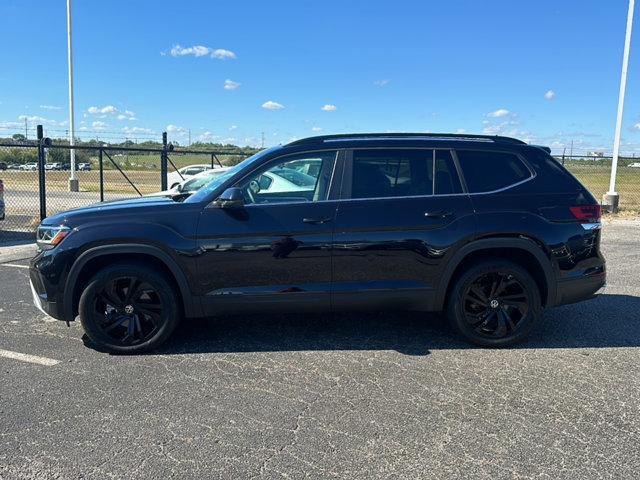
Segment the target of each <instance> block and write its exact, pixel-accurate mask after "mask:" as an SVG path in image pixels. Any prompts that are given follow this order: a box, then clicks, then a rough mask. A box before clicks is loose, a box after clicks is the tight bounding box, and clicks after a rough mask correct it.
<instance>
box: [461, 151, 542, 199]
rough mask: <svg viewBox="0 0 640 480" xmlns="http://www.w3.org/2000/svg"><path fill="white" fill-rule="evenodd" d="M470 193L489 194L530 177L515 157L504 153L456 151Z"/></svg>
mask: <svg viewBox="0 0 640 480" xmlns="http://www.w3.org/2000/svg"><path fill="white" fill-rule="evenodd" d="M456 154H457V155H458V160H459V162H460V167H461V168H462V174H463V175H464V179H465V181H466V182H467V188H468V189H469V192H470V193H480V192H491V191H494V190H500V189H501V188H505V187H508V186H510V185H513V184H515V183H518V182H521V181H523V180H526V179H527V178H530V177H531V172H530V171H529V169H528V168H527V167H526V165H525V164H524V163H522V160H520V158H519V157H518V156H517V155H514V154H512V153H506V152H485V151H478V150H456Z"/></svg>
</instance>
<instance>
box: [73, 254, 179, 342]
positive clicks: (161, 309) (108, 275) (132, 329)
mask: <svg viewBox="0 0 640 480" xmlns="http://www.w3.org/2000/svg"><path fill="white" fill-rule="evenodd" d="M78 310H79V314H80V320H81V322H82V326H83V328H84V330H85V333H86V334H87V336H88V337H89V338H90V339H91V340H92V341H93V342H94V343H95V344H96V345H97V346H98V347H99V348H101V349H104V350H107V351H109V352H114V353H138V352H142V351H146V350H151V349H153V348H156V347H158V346H159V345H160V344H162V343H163V342H164V341H165V340H167V338H169V336H170V335H171V334H172V333H173V331H174V329H175V327H176V326H177V325H178V322H179V318H180V317H179V312H178V308H177V302H176V298H175V295H174V293H173V290H172V288H171V286H170V284H169V282H168V281H167V279H166V277H165V276H164V275H163V274H162V273H161V272H159V271H157V270H155V269H153V268H150V267H148V266H146V265H143V264H124V263H118V264H114V265H112V266H109V267H106V268H104V269H103V270H100V271H99V272H98V273H97V274H96V275H95V276H94V277H93V278H92V279H91V280H90V281H89V283H88V285H87V287H86V288H85V290H84V292H83V293H82V295H81V296H80V304H79V306H78Z"/></svg>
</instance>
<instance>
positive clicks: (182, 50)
mask: <svg viewBox="0 0 640 480" xmlns="http://www.w3.org/2000/svg"><path fill="white" fill-rule="evenodd" d="M210 51H211V49H210V48H209V47H205V46H204V45H194V46H193V47H181V46H180V45H175V46H174V47H173V48H172V49H171V52H170V53H171V56H172V57H182V56H184V55H193V56H194V57H204V56H205V55H208V54H209V52H210Z"/></svg>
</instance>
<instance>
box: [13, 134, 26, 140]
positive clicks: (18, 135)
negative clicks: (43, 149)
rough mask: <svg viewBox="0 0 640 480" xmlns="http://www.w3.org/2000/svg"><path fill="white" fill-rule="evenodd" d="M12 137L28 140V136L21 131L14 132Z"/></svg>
mask: <svg viewBox="0 0 640 480" xmlns="http://www.w3.org/2000/svg"><path fill="white" fill-rule="evenodd" d="M11 138H13V139H14V140H26V139H27V137H25V136H24V135H23V134H21V133H14V134H13V135H11Z"/></svg>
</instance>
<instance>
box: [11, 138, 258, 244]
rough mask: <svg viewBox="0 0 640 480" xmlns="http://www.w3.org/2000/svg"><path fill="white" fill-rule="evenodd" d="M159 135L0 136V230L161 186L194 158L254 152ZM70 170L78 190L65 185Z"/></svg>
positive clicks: (212, 161)
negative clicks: (182, 143)
mask: <svg viewBox="0 0 640 480" xmlns="http://www.w3.org/2000/svg"><path fill="white" fill-rule="evenodd" d="M164 139H165V142H164V143H163V145H162V147H161V148H153V147H115V146H108V145H102V146H95V145H91V146H83V145H80V146H74V147H70V146H69V145H62V144H60V145H57V144H54V143H52V142H51V141H50V140H49V139H44V138H42V139H40V140H38V141H35V142H34V141H31V142H26V141H21V142H4V143H2V141H0V182H1V184H0V185H1V187H0V219H1V220H0V236H7V235H8V234H9V233H11V232H27V233H29V232H31V233H32V232H34V230H35V227H36V226H37V225H38V224H39V223H40V221H41V219H42V218H44V217H46V216H49V215H52V214H54V213H57V212H61V211H64V210H69V209H73V208H79V207H83V206H86V205H90V204H94V203H97V202H102V201H110V200H119V199H124V198H131V197H137V196H143V195H147V194H151V193H155V192H158V191H161V190H166V189H167V187H168V185H167V183H168V181H167V179H168V178H170V179H174V180H176V181H177V182H180V181H182V180H184V179H185V178H187V173H186V172H185V167H189V166H191V165H194V164H195V165H206V166H207V168H218V167H222V166H230V165H235V164H236V163H238V162H239V161H241V160H243V159H244V158H246V157H247V156H249V155H251V154H253V153H255V150H253V151H244V152H239V151H223V150H221V151H208V150H187V149H183V150H178V149H174V148H173V146H172V145H171V144H169V143H167V142H166V135H164ZM72 151H73V152H75V164H76V169H75V172H71V155H72ZM181 171H182V172H183V173H184V175H183V174H181V173H180V172H181ZM72 174H73V175H72ZM72 176H73V177H75V179H76V180H77V182H78V191H70V190H71V188H70V178H71V177H72Z"/></svg>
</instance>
